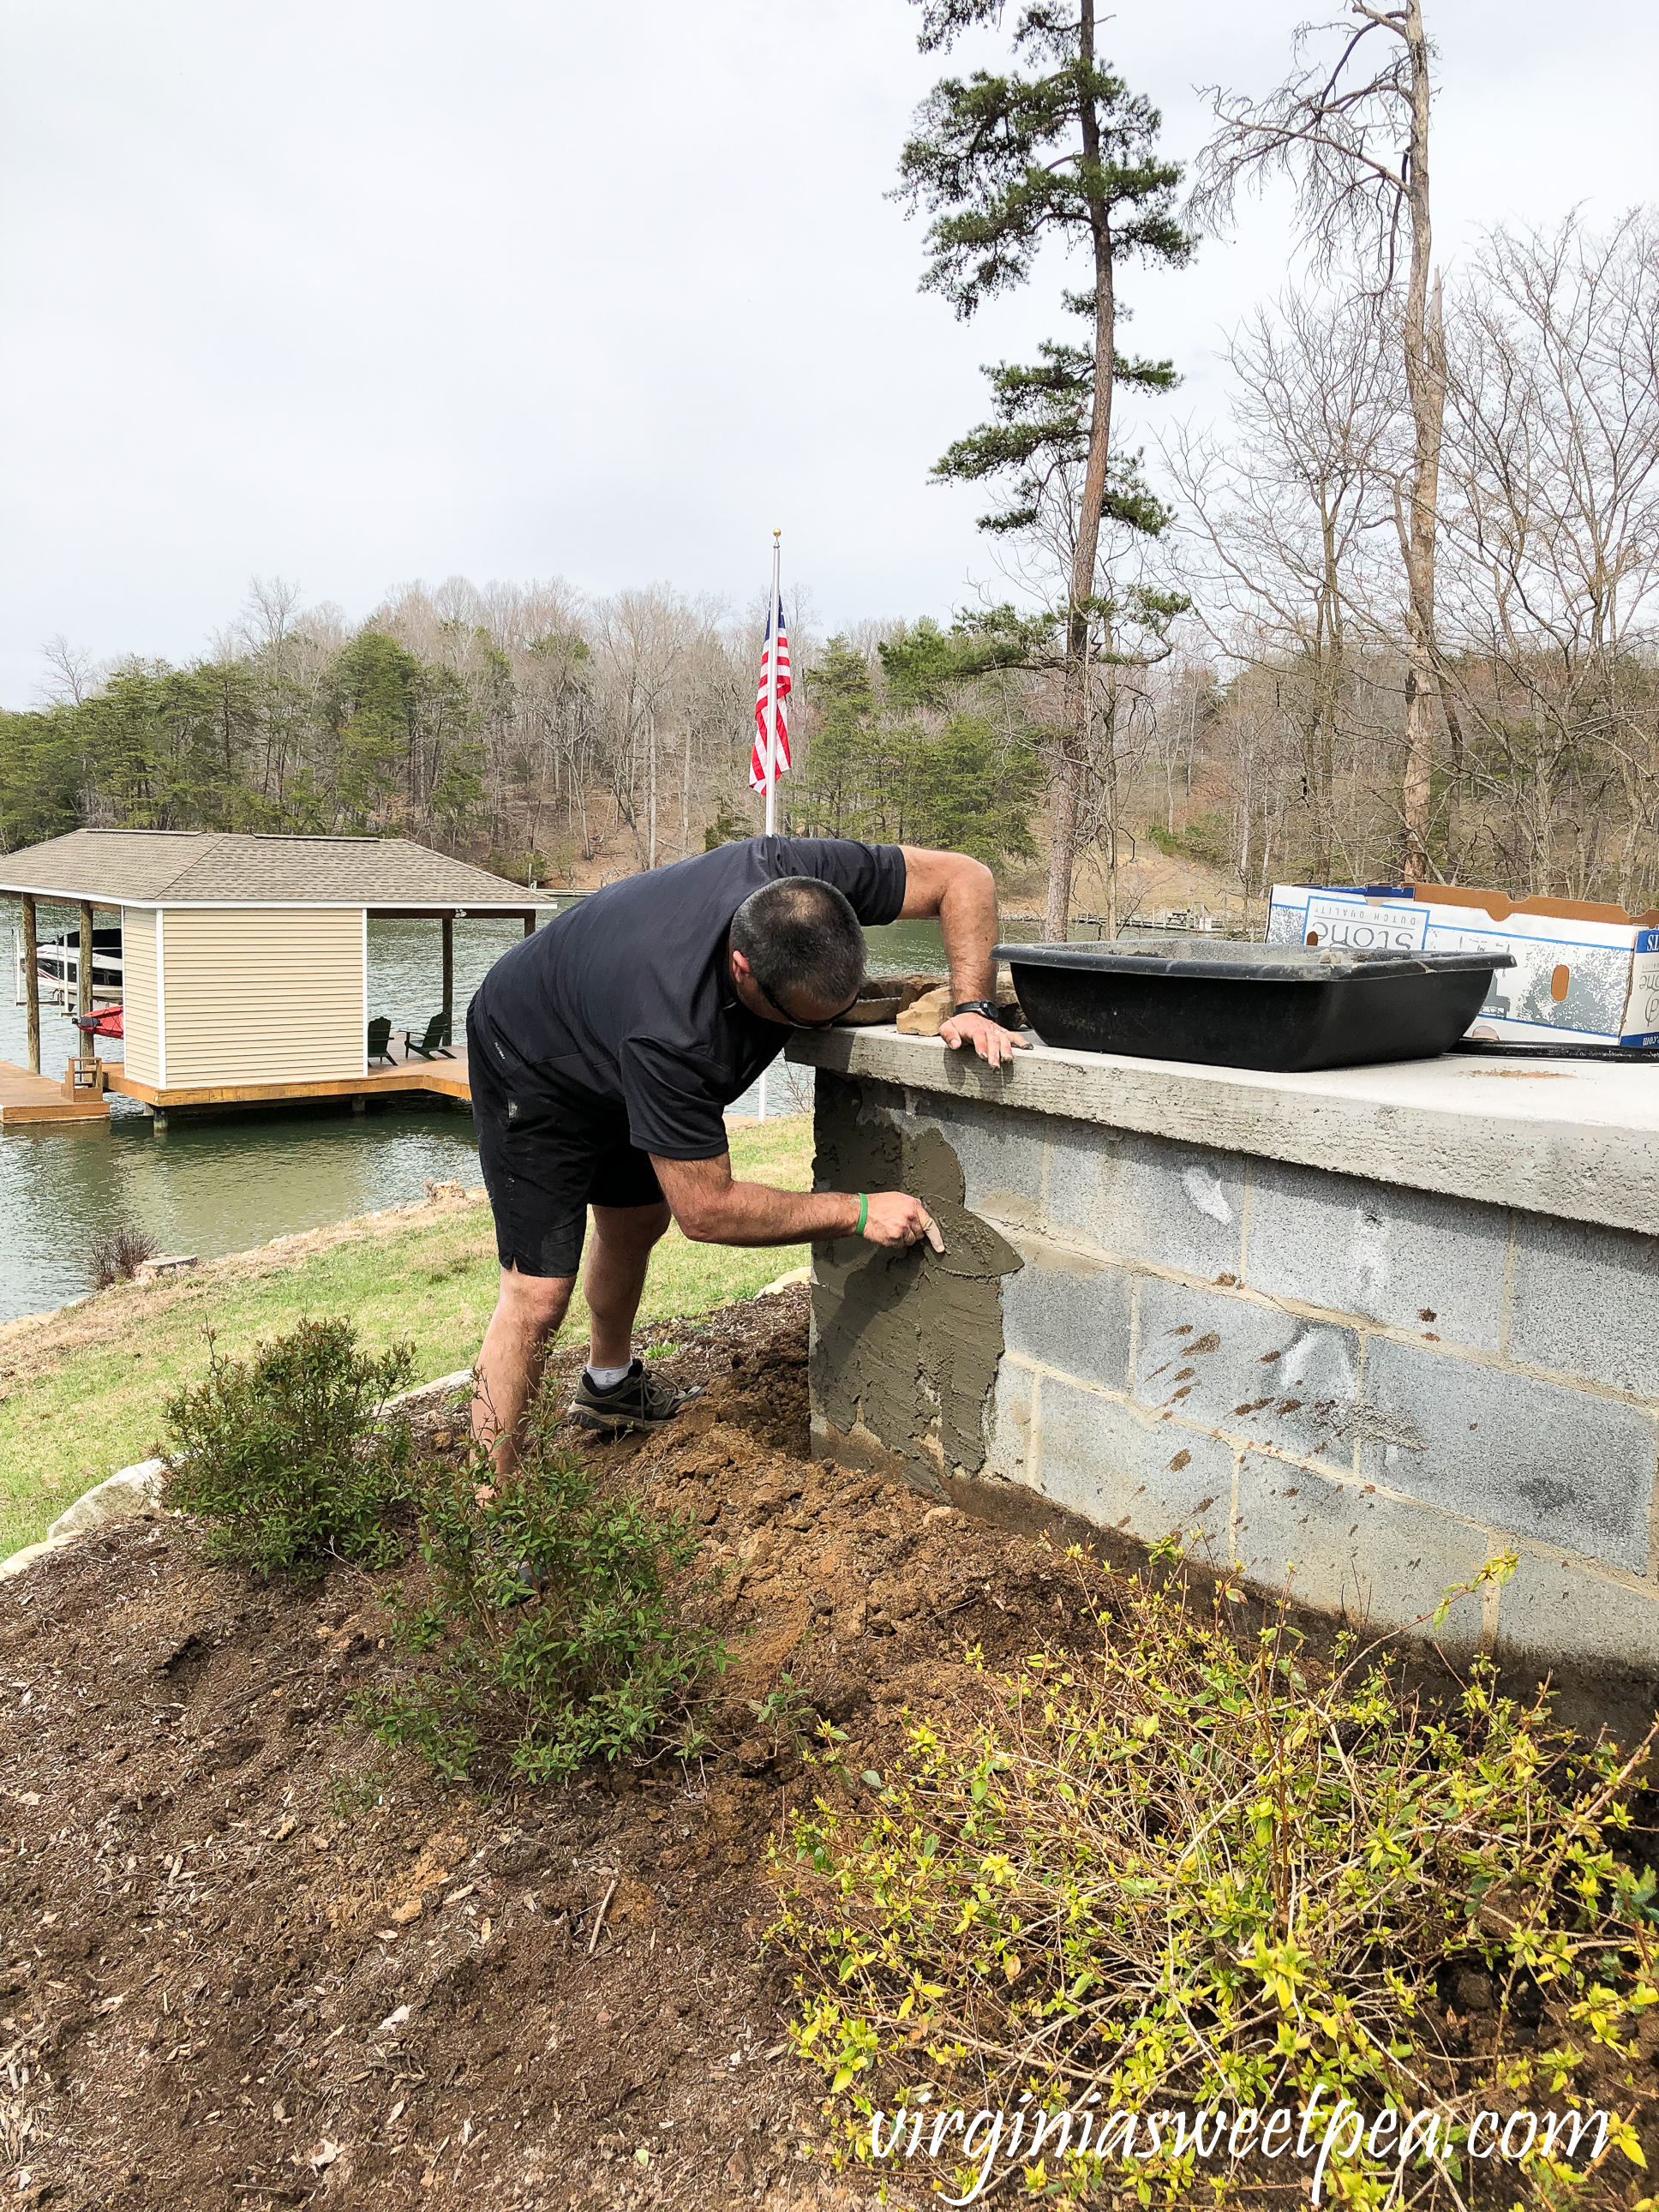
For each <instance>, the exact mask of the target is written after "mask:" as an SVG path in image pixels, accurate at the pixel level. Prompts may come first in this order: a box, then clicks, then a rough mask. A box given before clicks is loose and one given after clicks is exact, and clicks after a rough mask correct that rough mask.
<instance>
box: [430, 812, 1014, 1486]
mask: <svg viewBox="0 0 1659 2212" xmlns="http://www.w3.org/2000/svg"><path fill="white" fill-rule="evenodd" d="M924 915H938V917H939V923H940V926H941V928H942V931H943V933H944V938H945V957H946V958H947V959H948V961H949V963H950V968H951V983H952V986H953V987H954V993H955V999H956V1012H955V1013H954V1015H953V1016H952V1018H951V1020H949V1021H948V1022H947V1023H946V1024H945V1027H944V1030H943V1031H942V1032H941V1034H942V1035H943V1036H944V1038H945V1042H946V1043H947V1044H948V1045H950V1046H951V1047H952V1048H958V1047H961V1046H963V1045H971V1046H972V1048H974V1050H975V1052H977V1053H978V1054H979V1055H980V1057H981V1060H987V1061H988V1062H989V1063H990V1064H991V1066H994V1067H995V1066H1001V1065H1002V1064H1003V1063H1004V1062H1005V1061H1006V1060H1009V1059H1011V1058H1012V1053H1013V1048H1014V1047H1015V1046H1016V1045H1018V1044H1021V1043H1022V1042H1024V1041H1023V1040H1022V1039H1020V1038H1018V1037H1016V1036H1012V1034H1011V1033H1010V1032H1009V1031H1008V1030H1005V1029H1003V1028H1002V1027H1001V1026H1000V1024H999V1023H998V1021H997V1019H996V1009H995V1006H994V1005H993V1004H992V1003H991V993H992V988H993V963H992V959H991V951H992V947H993V946H994V945H995V943H996V936H997V900H996V886H995V884H994V881H993V878H992V876H991V872H990V870H989V869H988V868H987V867H984V866H981V863H980V862H979V861H977V860H969V858H968V857H967V856H966V854H962V853H933V852H927V851H924V850H921V849H919V848H915V847H912V846H908V845H860V844H855V843H854V842H851V841H850V840H848V839H842V838H821V839H820V838H801V837H752V838H750V839H749V840H748V841H747V842H744V843H742V844H735V845H722V846H720V847H719V848H718V849H717V850H715V851H714V852H712V853H704V854H699V855H698V856H697V857H696V858H695V859H692V860H681V861H680V862H678V864H677V865H676V866H673V867H671V868H659V869H656V870H654V871H653V872H650V873H648V874H645V875H638V876H629V877H626V878H623V881H622V882H620V883H617V884H611V885H609V886H608V887H607V888H606V889H605V890H601V891H596V892H594V893H593V894H592V896H591V897H588V898H585V899H583V900H582V901H581V902H580V903H579V904H578V905H576V906H574V907H573V908H570V909H569V910H568V911H567V912H566V913H564V914H562V915H559V916H558V918H557V919H556V921H551V922H550V923H549V924H548V926H547V927H546V928H544V929H541V930H538V931H537V933H535V935H534V936H533V937H527V938H526V939H524V941H523V942H522V944H520V945H514V946H513V950H512V951H510V952H508V953H506V954H504V955H503V956H502V957H501V959H500V960H498V961H497V962H496V963H495V966H494V967H493V968H492V969H490V971H489V975H486V976H485V978H484V980H483V986H482V987H481V988H480V990H479V992H478V994H477V997H476V998H475V999H474V1000H473V1001H472V1005H471V1009H470V1011H469V1012H468V1014H467V1018H466V1042H467V1066H468V1073H469V1079H470V1081H471V1090H472V1105H473V1112H474V1114H475V1115H476V1117H477V1129H478V1155H479V1158H480V1161H481V1163H482V1164H483V1177H484V1182H485V1184H486V1186H487V1188H488V1189H489V1203H490V1206H491V1209H492V1211H493V1212H494V1214H495V1241H496V1248H497V1252H498V1254H499V1256H500V1259H501V1297H500V1299H499V1301H498V1303H497V1304H496V1307H495V1313H494V1315H493V1316H491V1319H490V1323H489V1328H488V1330H487V1331H486V1332H485V1335H484V1340H483V1351H482V1352H481V1353H480V1354H479V1357H478V1383H477V1396H476V1397H475V1399H474V1401H473V1406H472V1427H473V1433H474V1435H475V1436H476V1437H478V1438H479V1439H480V1441H482V1442H483V1443H487V1444H488V1445H489V1447H490V1448H491V1453H492V1457H493V1459H494V1462H495V1468H496V1471H497V1473H498V1474H509V1473H510V1472H511V1471H512V1468H513V1464H514V1462H515V1459H516V1455H517V1441H518V1436H519V1431H520V1422H521V1419H522V1417H523V1414H524V1410H525V1407H526V1404H527V1403H528V1401H529V1400H530V1397H531V1395H532V1393H533V1392H534V1390H535V1389H536V1387H537V1384H538V1382H539V1381H540V1378H541V1371H542V1365H543V1362H544V1358H545V1355H546V1350H547V1346H548V1344H549V1341H550V1339H551V1338H552V1336H553V1334H554V1333H555V1331H556V1329H557V1328H558V1327H559V1324H560V1323H561V1322H562V1321H563V1319H564V1317H565V1314H566V1311H567V1310H568V1307H569V1304H570V1297H571V1293H572V1291H574V1289H575V1286H576V1272H577V1268H578V1267H579V1266H580V1261H581V1255H582V1245H583V1240H584V1234H585V1231H586V1226H587V1213H588V1208H589V1207H590V1206H591V1207H592V1212H593V1243H592V1249H591V1250H590V1251H589V1253H588V1256H587V1274H586V1283H585V1285H584V1287H585V1289H586V1294H587V1308H588V1312H589V1314H590V1316H592V1334H591V1337H590V1340H589V1345H588V1364H587V1367H586V1371H585V1373H584V1374H583V1376H582V1378H581V1382H580V1385H579V1386H578V1388H577V1391H576V1395H575V1401H574V1405H573V1406H572V1408H571V1411H572V1413H573V1414H574V1417H575V1419H577V1420H579V1421H582V1422H585V1423H586V1425H588V1426H589V1427H591V1428H596V1429H601V1430H606V1431H611V1432H612V1433H620V1432H621V1431H623V1430H626V1429H630V1428H652V1427H655V1426H657V1425H659V1424H661V1423H662V1422H664V1421H666V1420H669V1419H671V1418H672V1416H673V1415H674V1413H676V1412H677V1411H678V1407H679V1406H680V1405H681V1404H682V1403H683V1402H684V1398H685V1396H686V1395H690V1394H687V1393H684V1392H677V1391H675V1390H672V1389H669V1388H668V1387H667V1386H666V1385H665V1384H664V1383H662V1381H661V1380H660V1379H659V1377H657V1376H653V1375H651V1374H649V1373H647V1370H645V1368H644V1365H643V1364H642V1363H641V1361H639V1360H637V1359H635V1358H634V1357H633V1342H632V1339H633V1330H634V1318H635V1314H636V1313H637V1312H638V1310H639V1304H640V1298H641V1294H642V1292H643V1291H644V1288H645V1274H646V1267H647V1263H648V1261H649V1260H650V1256H651V1248H652V1246H653V1244H654V1243H656V1242H657V1240H658V1238H659V1237H661V1236H662V1235H663V1233H664V1231H665V1230H666V1229H667V1227H668V1225H669V1222H670V1221H671V1220H673V1221H678V1224H679V1225H680V1227H681V1229H682V1230H683V1231H684V1233H685V1235H686V1236H688V1237H692V1238H693V1239H695V1240H696V1242H698V1243H705V1244H799V1243H805V1242H807V1241H808V1240H810V1239H813V1238H821V1237H851V1236H853V1235H854V1234H861V1235H863V1236H865V1237H868V1238H869V1239H870V1240H871V1242H872V1243H876V1244H885V1245H908V1244H915V1243H917V1242H918V1241H919V1240H920V1239H921V1238H922V1237H926V1236H927V1234H928V1232H929V1231H930V1230H931V1229H932V1228H933V1224H932V1221H931V1220H930V1218H929V1216H928V1214H927V1209H926V1207H925V1206H923V1205H922V1204H921V1200H918V1199H915V1198H911V1197H909V1196H908V1195H907V1194H905V1193H904V1192H902V1191H872V1192H870V1193H869V1194H860V1193H858V1192H842V1191H818V1192H816V1193H802V1192H799V1191H791V1190H775V1189H774V1188H771V1186H770V1185H769V1184H766V1183H759V1182H734V1181H733V1179H732V1161H731V1158H730V1155H729V1153H728V1152H727V1149H726V1123H725V1120H724V1113H725V1109H726V1107H727V1106H729V1105H730V1104H731V1103H732V1100H733V1099H734V1098H738V1097H742V1095H743V1093H744V1091H746V1090H747V1089H748V1088H749V1086H750V1084H751V1083H753V1082H754V1080H755V1079H756V1078H757V1076H758V1075H759V1074H760V1073H761V1071H762V1069H763V1068H764V1067H765V1066H767V1065H768V1063H769V1061H771V1060H775V1058H776V1057H777V1055H778V1054H779V1052H780V1051H781V1049H782V1047H783V1044H784V1042H785V1039H786V1037H787V1034H788V1032H789V1030H791V1029H825V1028H827V1027H828V1026H829V1024H830V1023H832V1022H833V1021H834V1020H835V1019H836V1017H837V1016H838V1015H840V1014H842V1013H844V1012H846V1011H847V1009H848V1007H849V1006H851V1005H852V1004H853V1002H854V1000H855V999H856V998H857V996H858V993H859V986H860V983H861V982H862V981H863V980H864V935H863V932H862V930H861V928H860V924H861V923H864V922H871V923H879V922H888V921H901V920H902V921H912V920H917V919H920V918H921V917H922V916H924Z"/></svg>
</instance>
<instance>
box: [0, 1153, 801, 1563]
mask: <svg viewBox="0 0 1659 2212" xmlns="http://www.w3.org/2000/svg"><path fill="white" fill-rule="evenodd" d="M66 1141H67V1140H66ZM76 1141H77V1142H86V1141H88V1139H84V1138H82V1139H76ZM811 1158H812V1125H811V1119H810V1117H808V1116H806V1115H795V1116H793V1117H791V1118H790V1119H789V1120H787V1121H769V1122H766V1123H764V1124H762V1125H760V1126H758V1127H750V1128H738V1129H734V1130H733V1131H732V1171H733V1173H734V1174H736V1175H738V1176H750V1177H753V1178H756V1179H757V1180H759V1181H762V1182H773V1183H777V1184H780V1185H781V1186H782V1187H783V1188H786V1189H792V1190H805V1189H809V1188H811ZM806 1256H807V1254H806V1251H805V1248H804V1247H801V1246H788V1247H784V1248H781V1249H766V1250H761V1251H747V1250H741V1249H736V1248H734V1247H730V1246H726V1245H720V1244H693V1243H689V1242H688V1241H687V1240H686V1239H685V1238H684V1237H682V1236H681V1235H680V1234H679V1232H678V1230H671V1231H669V1233H668V1235H667V1236H666V1237H665V1238H664V1240H663V1242H662V1243H661V1245H660V1246H659V1248H658V1249H657V1251H656V1252H655V1254H654V1255H653V1258H652V1261H651V1273H650V1277H649V1279H648V1280H647V1284H646V1291H645V1302H644V1304H643V1305H642V1306H641V1319H642V1320H644V1321H645V1322H652V1321H656V1320H665V1319H667V1318H669V1317H670V1316H673V1315H675V1314H693V1313H704V1312H707V1311H708V1309H709V1308H710V1307H712V1306H717V1305H723V1304H726V1302H727V1301H728V1300H729V1299H732V1298H741V1297H750V1295H751V1294H752V1293H753V1292H754V1291H757V1290H759V1289H760V1287H761V1285H763V1283H769V1282H770V1281H771V1280H772V1279H773V1278H774V1277H775V1276H776V1275H780V1274H782V1273H784V1272H785V1271H786V1270H787V1268H790V1267H799V1265H800V1264H801V1262H802V1261H805V1258H806ZM498 1279H499V1270H498V1268H497V1267H496V1261H495V1236H494V1233H493V1231H492V1230H491V1226H490V1220H489V1208H488V1207H487V1206H483V1205H482V1204H479V1205H477V1206H467V1207H465V1208H461V1209H459V1210H454V1209H451V1210H446V1211H444V1212H440V1213H436V1214H433V1213H429V1212H426V1211H425V1210H424V1209H422V1208H419V1207H417V1208H415V1209H414V1210H412V1211H411V1212H410V1215H409V1216H408V1218H407V1220H406V1222H399V1223H398V1225H396V1226H395V1227H392V1228H390V1229H388V1228H386V1226H385V1225H380V1227H379V1228H374V1227H372V1226H368V1225H366V1226H365V1227H364V1229H363V1230H362V1232H361V1233H358V1234H354V1235H353V1236H351V1237H349V1238H347V1239H345V1240H343V1241H342V1242H340V1243H333V1244H329V1245H326V1246H325V1247H324V1248H323V1249H320V1250H310V1251H307V1250H306V1249H305V1248H304V1247H303V1246H301V1248H300V1249H299V1250H298V1252H297V1253H296V1251H295V1249H294V1248H293V1247H288V1248H286V1249H285V1248H284V1247H283V1246H281V1245H277V1246H274V1247H268V1248H266V1249H265V1251H264V1252H262V1253H260V1254H258V1255H256V1256H255V1257H254V1258H252V1259H247V1258H244V1259H238V1260H233V1261H223V1262H209V1263H208V1264H207V1265H205V1266H204V1267H200V1268H197V1269H196V1270H195V1271H194V1273H192V1274H191V1275H190V1276H188V1277H186V1278H185V1279H184V1280H183V1281H182V1282H180V1283H179V1284H178V1285H156V1286H154V1287H141V1286H139V1285H135V1284H131V1283H124V1284H121V1285H118V1287H117V1288H116V1289H114V1290H111V1291H100V1292H99V1294H98V1295H97V1297H94V1298H92V1299H90V1300H88V1302H87V1304H84V1305H82V1306H80V1307H77V1308H76V1310H74V1311H73V1312H72V1313H70V1314H67V1315H65V1316H63V1318H62V1319H61V1320H57V1319H54V1320H52V1321H50V1322H45V1323H42V1324H41V1325H40V1328H38V1329H37V1328H34V1327H33V1325H30V1324H23V1325H22V1326H21V1328H15V1329H13V1330H12V1331H10V1332H9V1333H8V1334H7V1335H6V1336H5V1337H4V1338H0V1554H3V1553H7V1552H9V1551H13V1550H15V1548H16V1547H18V1546H19V1545H21V1544H27V1543H32V1542H33V1541H34V1540H35V1538H37V1537H38V1536H40V1535H43V1534H45V1532H46V1526H47V1523H48V1522H51V1521H52V1520H54V1519H55V1518H56V1516H58V1514H60V1513H61V1512H62V1511H63V1510H64V1507H65V1506H66V1505H68V1504H70V1502H71V1501H72V1500H73V1499H75V1498H78V1497H79V1496H80V1494H81V1492H82V1491H83V1490H86V1489H88V1488H89V1487H90V1486H91V1485H92V1484H93V1483H94V1482H100V1481H101V1480H103V1478H104V1476H105V1475H106V1474H110V1473H111V1472H112V1469H114V1468H118V1467H126V1466H129V1465H131V1462H133V1461H135V1460H141V1459H144V1458H146V1457H148V1455H149V1454H150V1453H151V1452H152V1451H154V1450H155V1449H156V1447H157V1443H158V1441H159V1440H160V1439H161V1436H162V1432H163V1429H164V1426H165V1424H164V1421H163V1419H162V1413H161V1408H162V1406H163V1404H164V1402H165V1401H166V1400H167V1399H168V1398H169V1397H171V1396H172V1395H173V1394H174V1393H175V1392H176V1391H178V1390H179V1389H184V1388H185V1387H186V1386H187V1385H189V1384H191V1383H194V1382H195V1381H196V1380H197V1377H198V1376H199V1375H200V1373H201V1370H202V1367H203V1364H204V1359H205V1357H206V1342H205V1338H204V1334H203V1332H204V1329H205V1328H212V1329H213V1330H214V1332H215V1334H216V1339H217V1342H218V1347H219V1351H220V1354H221V1356H222V1357H226V1356H231V1357H244V1358H245V1357H246V1356H247V1355H248V1354H250V1353H251V1352H252V1350H253V1347H254V1346H255V1345H256V1344H257V1343H259V1342H260V1341H262V1340H269V1339H270V1338H272V1337H275V1336H277V1335H280V1334H283V1333H284V1332H285V1331H287V1330H289V1329H291V1328H294V1326H295V1324H296V1322H299V1321H300V1320H301V1319H302V1318H303V1317H304V1316H307V1315H318V1314H349V1315H350V1316H351V1318H352V1321H353V1322H354V1324H355V1325H356V1331H357V1338H358V1341H359V1343H360V1344H361V1345H362V1346H363V1348H364V1349H365V1350H366V1351H368V1352H384V1351H386V1350H387V1349H388V1348H389V1347H390V1346H392V1345H394V1344H397V1343H400V1342H403V1341H404V1340H407V1341H408V1342H410V1345H411V1346H412V1347H413V1370H414V1375H415V1378H416V1381H417V1382H419V1381H423V1380H425V1379H426V1378H427V1377H428V1376H434V1375H444V1374H448V1373H451V1372H453V1370H455V1369H457V1368H460V1367H465V1366H467V1365H468V1364H470V1363H471V1360H472V1359H473V1358H475V1357H476V1355H477V1349H478V1346H479V1343H480V1340H482V1338H483V1332H484V1324H485V1322H487V1321H488V1320H489V1314H490V1309H491V1308H492V1306H493V1305H494V1304H495V1289H496V1284H497V1281H498ZM586 1328H587V1309H586V1305H585V1304H583V1302H582V1300H581V1299H580V1297H578V1298H577V1299H576V1300H575V1302H574V1304H573V1305H572V1307H571V1311H570V1319H569V1321H568V1322H567V1324H566V1326H565V1330H564V1335H563V1340H564V1341H566V1342H580V1340H582V1337H583V1335H584V1334H585V1332H586Z"/></svg>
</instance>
